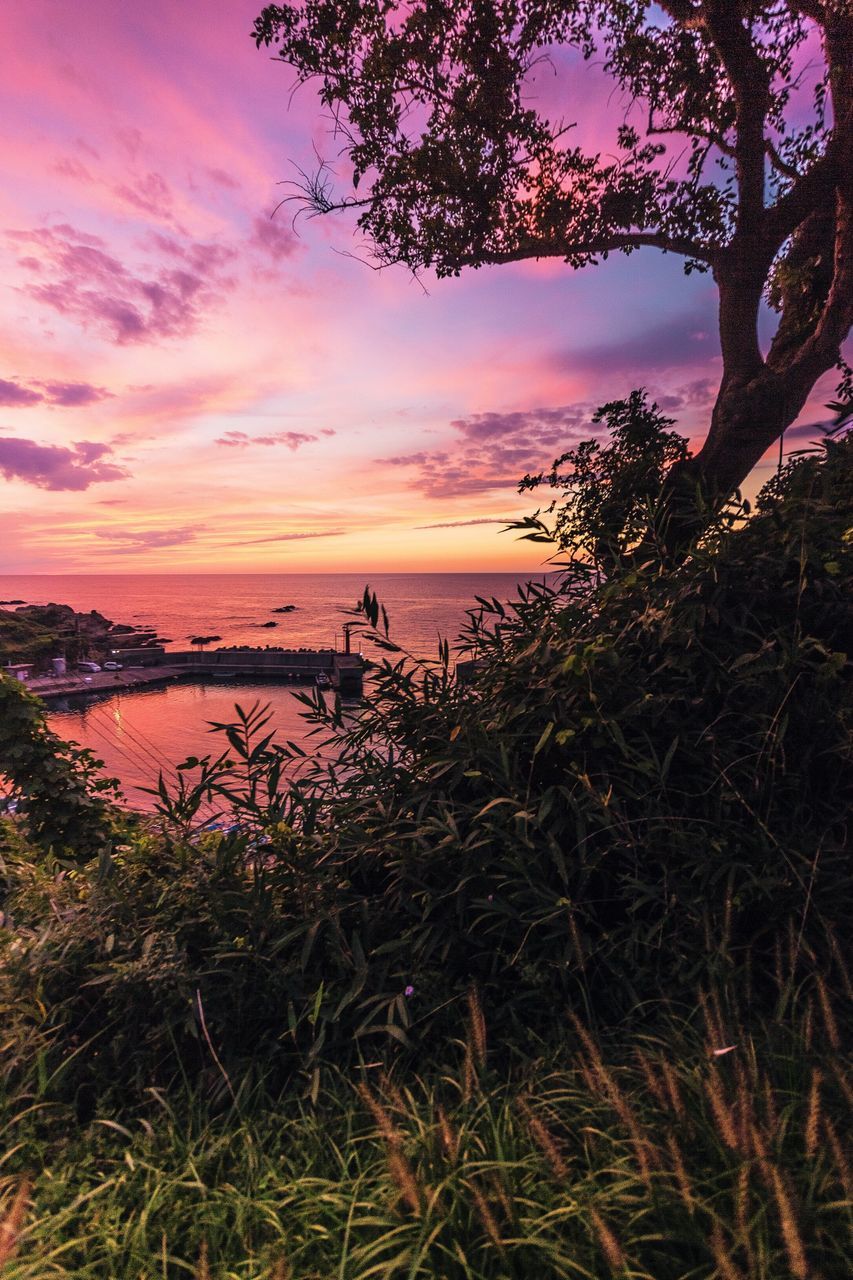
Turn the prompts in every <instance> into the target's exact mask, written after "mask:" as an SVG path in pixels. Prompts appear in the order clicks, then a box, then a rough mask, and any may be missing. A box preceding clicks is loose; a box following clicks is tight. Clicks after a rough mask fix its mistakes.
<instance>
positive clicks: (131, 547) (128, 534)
mask: <svg viewBox="0 0 853 1280" xmlns="http://www.w3.org/2000/svg"><path fill="white" fill-rule="evenodd" d="M203 528H204V526H203V525H201V526H200V525H181V526H180V527H178V528H172V529H143V530H137V531H134V530H131V529H98V530H97V531H96V534H95V536H96V537H98V538H103V539H104V540H105V541H107V542H113V543H115V549H116V550H117V551H151V550H156V549H157V548H159V547H179V546H184V545H185V544H186V543H188V542H194V541H195V539H196V538H197V537H198V534H199V532H200V531H201V529H203Z"/></svg>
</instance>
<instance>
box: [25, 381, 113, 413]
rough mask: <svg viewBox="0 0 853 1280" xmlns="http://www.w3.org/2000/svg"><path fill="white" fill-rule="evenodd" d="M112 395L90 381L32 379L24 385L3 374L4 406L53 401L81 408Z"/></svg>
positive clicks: (49, 402)
mask: <svg viewBox="0 0 853 1280" xmlns="http://www.w3.org/2000/svg"><path fill="white" fill-rule="evenodd" d="M35 388H39V390H36V389H35ZM111 396H112V392H110V391H107V390H106V388H105V387H94V386H92V384H91V383H90V382H31V383H29V384H28V385H24V384H23V383H20V382H15V381H9V380H7V379H5V378H0V406H3V407H4V408H28V407H30V406H31V405H34V404H50V405H59V406H60V407H61V408H63V409H69V408H71V409H78V408H82V407H85V406H86V405H90V404H97V403H98V401H99V400H106V399H107V398H111Z"/></svg>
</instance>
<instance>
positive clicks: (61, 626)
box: [0, 604, 113, 670]
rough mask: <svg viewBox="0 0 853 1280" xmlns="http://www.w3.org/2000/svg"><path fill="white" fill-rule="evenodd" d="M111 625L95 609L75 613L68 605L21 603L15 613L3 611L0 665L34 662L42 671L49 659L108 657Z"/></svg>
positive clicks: (0, 628)
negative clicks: (59, 655)
mask: <svg viewBox="0 0 853 1280" xmlns="http://www.w3.org/2000/svg"><path fill="white" fill-rule="evenodd" d="M111 628H112V623H111V622H110V620H109V619H108V618H105V617H104V616H103V614H100V613H97V612H96V611H95V610H94V609H93V610H92V612H91V613H76V612H75V611H74V609H72V608H71V607H70V605H67V604H44V605H38V604H20V605H18V607H17V608H16V609H15V610H14V611H12V610H10V609H0V664H3V665H5V664H6V663H8V662H28V663H32V664H33V665H34V666H35V667H36V669H38V670H41V669H43V668H46V667H47V666H48V663H49V660H50V658H53V657H56V656H57V655H58V654H61V655H64V656H66V657H67V658H68V660H69V662H76V661H77V659H78V658H88V657H90V656H91V657H95V656H106V654H107V652H108V649H109V646H110V643H111V642H112V640H113V637H112V636H111V634H110V632H111Z"/></svg>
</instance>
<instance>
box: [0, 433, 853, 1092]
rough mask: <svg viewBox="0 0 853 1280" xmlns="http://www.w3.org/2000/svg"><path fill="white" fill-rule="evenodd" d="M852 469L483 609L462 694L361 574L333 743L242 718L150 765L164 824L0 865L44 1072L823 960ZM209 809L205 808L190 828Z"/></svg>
mask: <svg viewBox="0 0 853 1280" xmlns="http://www.w3.org/2000/svg"><path fill="white" fill-rule="evenodd" d="M851 486H853V440H851V439H849V438H848V439H846V440H839V441H829V442H827V443H826V445H825V446H824V449H823V451H822V453H821V455H820V457H819V458H805V459H801V460H800V461H799V462H798V463H797V464H795V465H792V466H791V467H789V468H788V470H787V471H786V472H785V473H783V474H782V475H781V476H780V477H779V478H778V479H777V480H776V481H775V482H774V484H773V485H772V486H771V487H770V488H769V489H768V491H767V492H766V493H765V494H764V495H763V497H762V499H761V501H760V503H759V511H758V514H757V515H756V516H755V517H754V518H753V519H752V520H750V521H749V522H747V523H746V525H745V526H744V527H743V528H740V529H735V528H731V527H730V528H728V529H725V528H721V530H720V532H719V534H718V536H717V537H716V539H715V540H714V541H713V542H712V543H711V544H710V545H708V546H706V547H704V548H703V549H698V550H697V551H696V553H695V555H694V557H693V558H692V560H690V561H689V562H687V563H685V564H684V565H682V566H681V567H680V568H679V569H678V571H677V572H671V573H667V574H664V573H663V572H661V571H660V570H658V569H653V568H649V567H645V568H643V567H642V566H639V567H633V566H629V567H627V568H625V569H623V570H622V571H621V572H619V573H614V574H613V576H612V577H611V578H610V579H608V580H607V581H605V582H602V583H600V584H598V585H590V583H589V582H588V580H587V578H586V577H581V578H575V577H574V576H573V572H572V570H571V569H570V570H569V571H567V573H566V574H565V576H564V578H563V580H562V582H561V583H560V584H559V585H558V586H556V587H555V586H550V587H549V586H543V585H530V586H529V587H528V588H527V589H526V590H524V591H522V592H521V593H520V595H519V598H518V599H517V600H516V602H515V604H514V605H513V606H512V607H511V608H509V609H507V608H506V607H505V606H503V605H501V604H500V603H498V602H491V603H490V602H483V608H482V611H481V613H480V614H479V615H475V616H474V617H473V618H472V626H471V630H470V632H469V635H468V643H469V645H470V646H471V649H472V651H473V652H474V653H475V654H476V655H478V658H479V661H480V664H481V666H480V670H479V673H478V674H477V675H476V678H475V679H474V680H473V682H470V683H466V682H463V681H458V680H455V679H454V677H453V673H452V671H451V667H450V654H449V648H448V646H447V645H446V644H443V645H442V649H441V654H440V658H439V661H438V662H436V663H427V664H421V665H420V666H419V665H418V664H416V663H414V662H413V661H411V660H410V659H409V658H407V657H406V655H401V654H400V652H399V650H397V651H396V652H395V650H396V646H395V645H394V643H393V641H392V640H390V639H389V638H388V635H387V632H386V626H385V625H384V624H383V625H382V626H381V628H380V630H376V628H377V627H379V626H380V620H381V616H382V611H381V606H380V605H379V602H378V601H377V600H376V599H375V597H374V596H373V595H372V594H371V593H369V592H367V593H366V595H365V598H364V600H363V601H362V605H361V617H362V620H363V622H365V623H367V624H369V625H370V626H371V627H372V628H373V635H374V639H375V640H376V642H377V643H378V644H379V645H380V647H381V648H383V649H384V650H385V651H386V652H387V653H388V656H387V657H386V658H385V659H384V660H383V661H382V662H381V663H379V664H378V665H377V666H376V669H375V671H374V673H373V681H372V696H371V698H370V699H369V701H368V702H367V704H366V706H365V707H364V709H363V710H362V711H360V712H357V713H353V712H351V711H347V710H346V709H345V708H344V707H343V706H342V705H341V704H340V703H339V702H337V701H334V702H329V703H327V702H326V699H325V697H324V695H323V694H322V693H321V692H320V691H315V693H314V694H313V695H312V696H309V695H303V700H304V701H305V702H306V703H307V704H308V712H309V715H310V717H311V718H312V719H313V721H314V722H315V729H316V733H317V735H318V741H323V742H327V743H328V744H329V745H331V746H332V747H333V749H334V750H333V752H332V756H333V759H334V763H333V764H326V763H323V762H322V761H320V762H319V763H315V764H314V765H313V766H312V765H311V763H310V762H309V761H308V760H306V757H305V754H304V751H303V749H301V748H298V747H296V746H294V745H293V744H286V743H282V744H277V743H276V742H275V741H274V740H273V739H272V737H271V736H270V730H269V724H268V719H267V717H266V716H265V714H264V712H263V711H262V710H261V709H260V708H257V707H256V708H252V709H250V710H246V709H239V708H238V719H237V721H236V722H235V724H233V725H217V726H215V729H216V730H217V731H218V732H219V733H220V734H224V735H225V736H226V738H227V741H228V748H227V750H226V751H225V752H224V753H223V754H221V755H217V756H214V755H211V756H208V757H205V758H203V759H194V758H193V759H191V760H189V761H186V762H185V764H184V766H183V767H182V769H181V774H182V779H183V780H182V782H181V784H180V786H179V788H178V789H177V790H170V789H169V788H168V787H167V786H166V785H165V783H163V784H161V790H160V793H159V799H158V805H159V809H160V813H161V815H162V818H163V820H164V822H165V823H166V830H165V834H164V836H162V837H160V836H157V835H156V834H155V833H153V832H152V834H151V836H150V837H149V838H148V839H147V840H142V841H134V842H133V843H132V845H131V847H130V848H129V849H128V850H126V851H123V852H120V853H117V854H115V855H114V857H113V858H112V859H111V860H104V859H102V860H101V863H100V864H98V865H95V864H93V865H92V866H91V867H90V868H88V869H87V870H86V872H85V873H84V874H79V875H76V876H74V877H73V878H66V879H64V880H62V881H61V882H60V883H55V882H54V881H53V880H52V879H51V878H50V877H49V876H47V875H46V873H45V872H43V871H33V870H32V869H31V868H29V867H28V866H27V864H26V863H24V864H18V867H17V870H15V871H14V874H12V872H11V871H10V872H8V874H9V875H10V876H11V879H12V887H11V888H10V897H9V902H10V910H12V911H13V913H14V915H15V917H16V919H18V920H19V921H20V923H21V926H22V927H24V928H25V929H27V930H29V931H30V932H29V933H28V935H27V937H26V938H25V939H23V945H22V949H21V951H20V953H19V955H18V957H17V959H11V960H10V961H9V964H8V966H7V979H6V980H7V982H8V983H9V984H11V985H10V990H11V991H14V992H15V993H16V995H15V1000H16V1001H19V1002H21V1007H26V1008H30V1009H31V1010H36V1011H37V1012H35V1013H31V1015H30V1016H31V1017H32V1020H33V1026H34V1027H35V1028H40V1030H39V1032H38V1034H39V1035H42V1034H44V1035H46V1036H48V1038H49V1039H50V1037H52V1036H59V1038H60V1041H61V1040H65V1039H67V1038H68V1037H69V1036H73V1037H75V1038H76V1039H77V1041H78V1042H79V1043H81V1044H83V1043H87V1044H89V1050H88V1052H87V1054H86V1055H81V1057H80V1058H79V1059H78V1060H77V1061H76V1065H75V1071H74V1072H72V1073H71V1074H70V1075H68V1077H67V1079H65V1080H64V1082H63V1090H65V1091H67V1093H70V1095H71V1096H74V1095H75V1094H76V1092H77V1091H79V1090H80V1089H82V1090H83V1091H84V1093H85V1092H86V1091H87V1090H88V1091H89V1092H90V1093H91V1092H92V1091H93V1090H94V1093H95V1094H96V1095H97V1094H98V1092H99V1091H104V1090H106V1091H109V1090H111V1089H112V1088H119V1089H121V1090H125V1091H130V1092H131V1093H132V1094H134V1095H136V1094H138V1093H139V1092H140V1091H144V1089H145V1088H146V1087H148V1086H150V1085H152V1084H162V1083H163V1082H166V1081H168V1080H169V1079H171V1078H173V1077H174V1074H175V1072H176V1071H177V1070H178V1069H179V1068H178V1064H179V1063H180V1064H182V1065H181V1067H180V1069H181V1070H183V1071H188V1070H190V1067H189V1065H188V1064H190V1063H193V1064H194V1067H193V1068H192V1070H193V1071H194V1072H201V1073H202V1074H204V1073H207V1075H209V1076H211V1077H212V1078H213V1079H216V1080H218V1081H219V1086H218V1087H219V1089H220V1092H227V1088H228V1086H227V1083H226V1077H228V1076H230V1075H231V1074H234V1073H237V1074H239V1073H240V1072H241V1071H242V1070H243V1067H244V1065H245V1060H246V1056H247V1054H248V1055H252V1056H255V1055H258V1054H262V1055H263V1056H264V1058H265V1061H266V1063H267V1067H268V1070H269V1071H270V1072H272V1073H273V1075H274V1076H275V1078H276V1079H277V1080H281V1079H287V1078H290V1077H292V1076H293V1075H294V1073H299V1074H300V1078H301V1079H302V1080H303V1082H304V1085H305V1087H307V1088H308V1089H309V1090H310V1091H312V1092H313V1093H315V1094H316V1092H317V1090H318V1089H319V1088H320V1087H321V1071H320V1068H321V1066H322V1064H323V1063H327V1062H329V1061H337V1062H346V1061H350V1060H351V1059H352V1057H353V1055H357V1054H358V1053H360V1052H363V1053H371V1052H373V1051H374V1048H373V1046H376V1051H379V1050H381V1049H382V1047H383V1046H388V1045H397V1046H400V1047H402V1048H403V1049H406V1048H408V1047H411V1046H415V1045H417V1046H422V1047H428V1046H429V1045H431V1044H435V1043H437V1042H440V1041H441V1039H442V1037H443V1036H444V1035H445V1034H446V1032H447V1020H448V1018H449V1017H450V1016H451V1014H450V1012H449V1010H451V1009H452V1006H453V1004H454V1001H457V1000H459V999H461V998H462V997H463V995H464V993H465V991H466V990H467V989H468V987H469V985H470V983H471V982H472V981H475V982H477V983H478V984H479V986H480V988H481V990H482V993H483V1000H484V1003H485V1005H486V1008H487V1010H488V1013H489V1018H490V1020H491V1021H492V1022H493V1024H494V1026H495V1028H496V1031H497V1033H498V1034H500V1035H501V1036H503V1037H506V1038H507V1039H508V1040H509V1041H510V1042H512V1041H513V1040H514V1039H515V1038H517V1037H518V1036H519V1035H520V1034H522V1033H523V1035H524V1036H525V1037H529V1036H531V1035H536V1036H539V1037H541V1038H542V1042H543V1044H547V1043H548V1041H549V1039H550V1037H551V1035H552V1032H553V1025H554V1010H555V1008H564V1007H576V1008H577V1007H583V1008H586V1009H587V1010H588V1011H589V1016H590V1017H593V1018H595V1019H596V1020H601V1022H602V1023H607V1022H609V1021H618V1020H620V1019H622V1018H624V1017H626V1016H632V1017H634V1016H637V1013H638V1011H640V1010H642V1009H644V1008H645V1007H646V1006H647V1005H648V1006H649V1007H650V1008H652V1007H654V1006H655V1004H656V1003H657V1002H658V1001H659V1000H660V997H661V992H662V991H665V992H666V996H667V999H669V1000H672V1001H678V1000H689V999H690V998H691V995H690V993H691V992H692V991H693V990H694V989H695V986H696V984H697V982H698V981H700V980H704V979H709V978H710V977H712V976H713V977H714V979H715V980H719V981H721V982H723V981H727V982H733V983H742V984H745V986H746V987H747V988H748V990H749V992H750V998H751V999H753V1000H754V1001H755V1004H756V1008H760V1007H761V1006H762V1002H763V999H764V996H763V993H764V991H765V989H766V984H767V982H768V973H769V972H770V971H771V970H772V969H773V966H774V964H775V949H776V947H777V945H778V940H779V938H780V937H781V936H783V935H784V934H785V932H786V931H787V930H792V931H793V936H794V937H795V938H796V939H799V945H800V946H801V947H802V948H806V949H807V950H808V953H809V954H813V955H814V957H815V958H816V962H817V963H824V962H825V961H826V960H827V957H828V947H829V941H828V940H829V938H830V937H831V936H832V935H833V931H834V930H839V929H843V928H844V925H845V920H846V915H847V901H848V898H849V891H850V886H851V871H850V866H849V859H848V856H847V850H848V833H847V827H846V816H845V815H846V813H847V812H848V811H849V808H850V806H851V801H853V774H851V754H853V753H852V752H851V745H853V736H852V735H851V685H850V662H849V659H848V657H847V655H846V652H845V649H844V646H846V645H847V644H848V643H849V636H850V634H851V627H850V592H851V577H852V576H853V539H851V536H850V529H849V493H850V491H851ZM389 651H390V652H389ZM326 758H327V759H328V754H327V757H326ZM295 766H298V767H299V769H300V770H301V774H298V773H296V772H295V771H294V767H295ZM286 778H287V779H288V781H286V782H285V779H286ZM211 803H212V804H214V805H215V806H217V807H219V808H220V809H221V810H223V811H227V812H228V814H229V815H230V818H229V821H230V823H231V824H232V825H231V829H230V830H227V831H221V830H220V831H211V832H209V833H208V834H204V827H205V822H204V820H203V818H202V816H201V815H202V813H203V811H204V807H205V806H206V805H208V804H211ZM47 902H50V904H51V909H50V911H49V912H48V911H47V910H46V903H47ZM407 992H409V994H407ZM208 1037H211V1038H212V1043H214V1044H215V1045H216V1054H217V1058H216V1059H213V1058H212V1057H211V1051H210V1043H209V1042H208ZM132 1050H133V1051H132Z"/></svg>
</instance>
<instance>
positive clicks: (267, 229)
mask: <svg viewBox="0 0 853 1280" xmlns="http://www.w3.org/2000/svg"><path fill="white" fill-rule="evenodd" d="M249 244H250V245H251V246H252V248H253V249H258V250H260V252H261V253H263V254H265V255H266V256H267V257H268V258H272V259H273V261H274V262H281V261H282V260H283V259H285V258H292V257H293V255H294V253H296V251H297V249H298V248H299V237H298V236H297V235H296V234H295V232H294V231H293V230H292V229H291V227H290V226H289V225H288V224H287V223H286V222H285V221H283V220H282V219H281V218H277V219H275V218H265V217H264V216H263V215H262V214H259V215H258V216H257V217H256V218H255V219H254V220H253V222H252V234H251V236H250V237H249Z"/></svg>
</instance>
